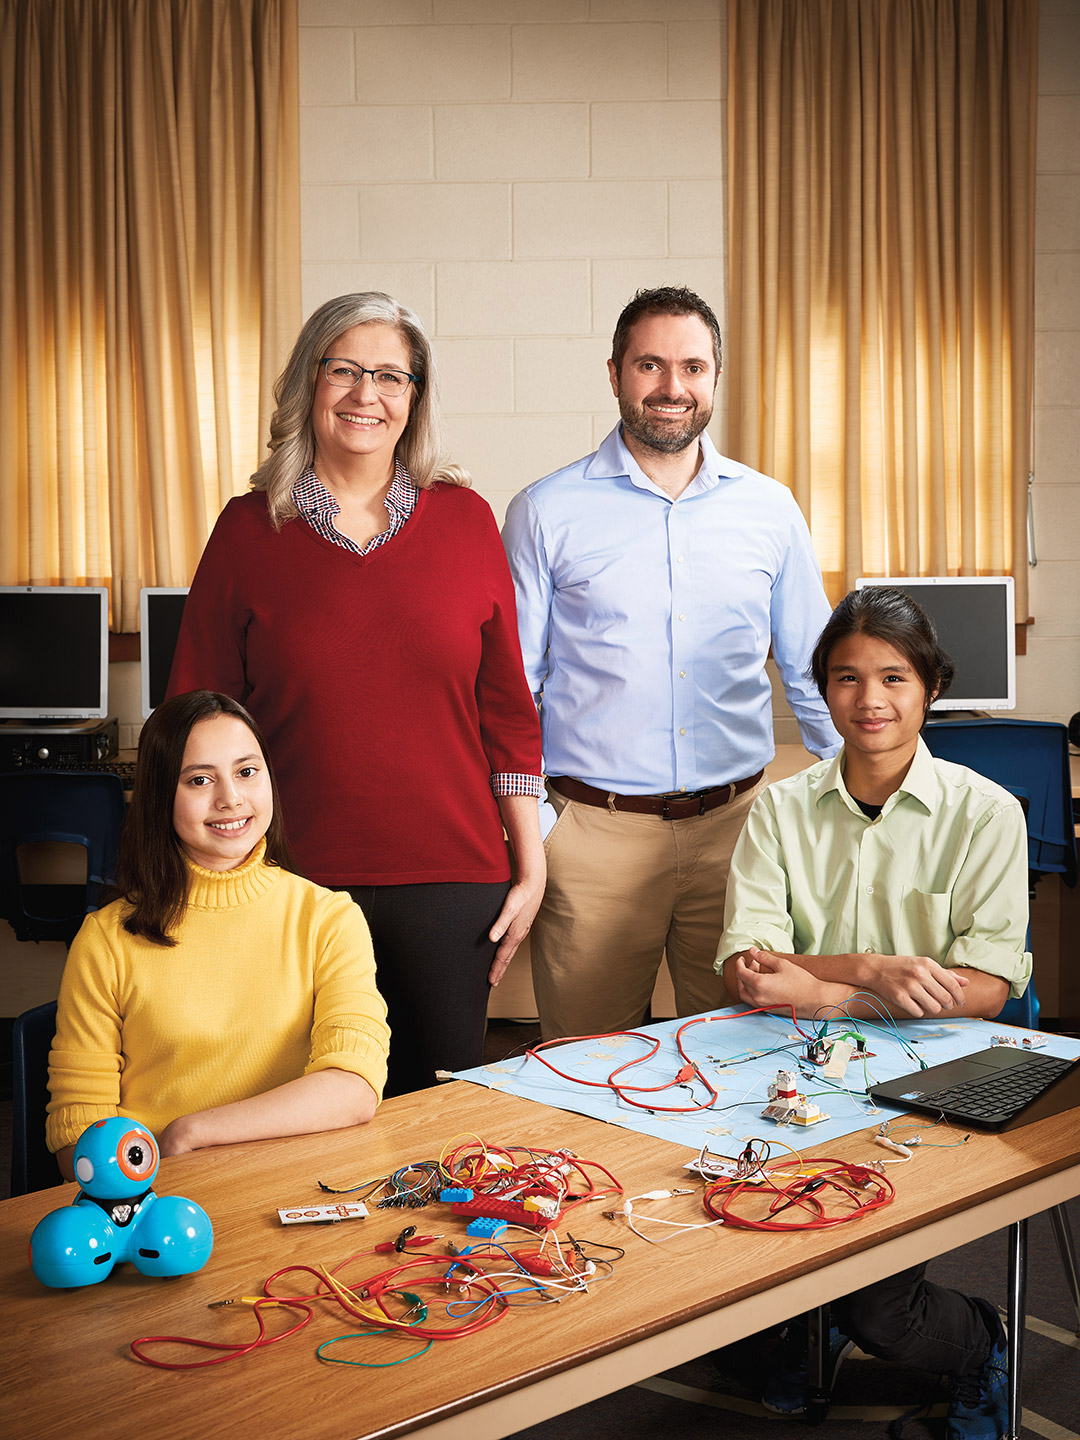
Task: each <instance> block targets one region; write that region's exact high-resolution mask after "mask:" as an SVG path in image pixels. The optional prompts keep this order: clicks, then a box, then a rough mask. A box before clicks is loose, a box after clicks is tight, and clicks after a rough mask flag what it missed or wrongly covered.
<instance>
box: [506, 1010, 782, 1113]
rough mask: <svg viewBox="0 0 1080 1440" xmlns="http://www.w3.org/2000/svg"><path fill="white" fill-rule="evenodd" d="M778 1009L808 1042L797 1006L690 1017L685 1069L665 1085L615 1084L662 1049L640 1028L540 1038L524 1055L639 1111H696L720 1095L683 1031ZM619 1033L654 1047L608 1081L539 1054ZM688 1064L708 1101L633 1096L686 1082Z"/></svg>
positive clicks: (677, 1038)
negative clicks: (570, 1072) (670, 1102)
mask: <svg viewBox="0 0 1080 1440" xmlns="http://www.w3.org/2000/svg"><path fill="white" fill-rule="evenodd" d="M776 1009H789V1010H790V1011H791V1023H792V1024H793V1025H794V1026H795V1029H796V1030H797V1031H798V1033H799V1034H800V1035H801V1036H802V1037H803V1039H804V1040H807V1041H809V1039H810V1036H809V1035H807V1034H806V1032H805V1030H803V1028H802V1027H801V1025H800V1024H799V1020H798V1016H797V1015H796V1014H795V1007H794V1005H790V1006H774V1007H773V1008H772V1009H770V1008H767V1007H766V1006H763V1005H758V1006H755V1007H754V1008H753V1009H752V1010H739V1011H736V1012H735V1013H734V1014H732V1015H699V1016H697V1017H696V1018H695V1019H693V1020H687V1021H686V1023H685V1024H683V1025H680V1026H679V1029H678V1030H677V1031H676V1033H675V1045H676V1048H677V1049H678V1052H679V1054H680V1055H681V1056H682V1059H683V1062H684V1063H683V1067H682V1069H680V1071H679V1073H678V1075H676V1077H675V1079H674V1080H669V1081H667V1083H666V1084H664V1085H617V1084H616V1083H615V1077H616V1075H621V1074H622V1072H623V1071H624V1070H630V1069H632V1068H633V1067H634V1066H635V1065H644V1064H646V1063H647V1062H648V1061H649V1060H651V1059H652V1058H653V1056H654V1055H655V1054H656V1052H657V1051H658V1050H659V1049H660V1039H659V1037H658V1036H656V1035H645V1034H643V1033H642V1032H641V1031H640V1030H612V1031H609V1032H608V1033H607V1034H606V1035H566V1036H563V1037H561V1038H560V1039H558V1040H541V1042H540V1044H539V1045H534V1046H532V1047H531V1049H529V1050H526V1051H525V1058H526V1059H529V1057H530V1056H531V1057H532V1059H534V1060H539V1061H540V1063H541V1065H546V1066H547V1068H548V1069H549V1070H551V1071H552V1072H553V1073H554V1074H556V1075H558V1076H559V1078H560V1079H562V1080H569V1081H570V1083H571V1084H572V1085H588V1086H590V1087H592V1088H594V1089H598V1090H611V1091H612V1092H613V1094H614V1095H615V1098H616V1099H617V1100H621V1101H623V1103H624V1104H626V1105H631V1106H633V1107H634V1108H635V1109H636V1110H653V1111H656V1112H657V1113H659V1114H661V1115H689V1114H695V1113H696V1112H698V1111H699V1110H708V1109H710V1108H711V1107H712V1106H713V1105H715V1104H716V1101H717V1099H718V1098H719V1097H718V1095H717V1092H716V1090H715V1089H714V1088H713V1086H712V1085H710V1083H709V1082H708V1080H706V1078H705V1076H704V1075H703V1074H702V1072H701V1070H700V1069H699V1068H698V1066H697V1063H696V1062H695V1061H693V1060H691V1058H690V1056H689V1055H687V1053H686V1051H685V1050H684V1049H683V1043H682V1037H683V1034H684V1032H685V1031H687V1030H689V1029H691V1028H692V1027H693V1026H695V1025H707V1024H709V1023H711V1022H712V1021H715V1020H740V1019H742V1018H743V1016H745V1015H771V1014H773V1013H774V1012H775V1010H776ZM617 1036H625V1037H628V1038H630V1039H633V1040H644V1041H645V1043H646V1044H648V1045H651V1046H652V1049H651V1050H650V1051H649V1053H648V1054H647V1055H641V1056H639V1057H638V1058H637V1059H636V1060H627V1061H626V1062H625V1063H624V1064H622V1065H619V1066H617V1067H616V1068H615V1069H614V1070H612V1072H611V1074H610V1075H609V1076H608V1077H607V1079H606V1080H586V1079H584V1078H583V1077H582V1076H580V1075H568V1074H567V1073H566V1072H565V1071H564V1070H560V1069H559V1068H558V1066H556V1065H553V1064H552V1063H551V1061H550V1060H547V1059H545V1058H544V1056H543V1055H541V1054H540V1051H541V1050H546V1049H547V1047H548V1046H549V1045H569V1044H572V1043H574V1042H575V1041H577V1040H611V1039H614V1038H615V1037H617ZM687 1067H689V1068H691V1069H692V1070H693V1073H694V1074H695V1075H696V1076H697V1078H698V1079H699V1080H700V1081H701V1083H702V1084H703V1085H704V1086H705V1089H706V1090H707V1091H708V1092H709V1098H708V1100H705V1101H704V1102H700V1103H698V1102H695V1104H693V1105H657V1104H655V1103H647V1102H644V1101H640V1100H633V1099H631V1093H633V1094H635V1095H658V1094H660V1093H661V1092H662V1091H664V1090H670V1089H672V1088H673V1087H674V1086H675V1085H681V1084H684V1083H685V1081H686V1080H687V1079H689V1075H688V1074H687Z"/></svg>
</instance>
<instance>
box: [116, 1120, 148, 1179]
mask: <svg viewBox="0 0 1080 1440" xmlns="http://www.w3.org/2000/svg"><path fill="white" fill-rule="evenodd" d="M116 1160H117V1164H118V1165H119V1166H120V1170H121V1172H122V1174H124V1175H126V1176H127V1178H128V1179H129V1180H142V1179H145V1177H146V1176H148V1175H152V1174H153V1172H154V1171H155V1170H156V1169H157V1163H158V1148H157V1144H156V1143H155V1141H154V1137H153V1136H152V1135H150V1134H148V1133H147V1132H146V1131H145V1130H129V1131H128V1133H127V1134H126V1135H125V1136H124V1137H123V1138H122V1139H121V1141H120V1143H119V1145H117V1147H116Z"/></svg>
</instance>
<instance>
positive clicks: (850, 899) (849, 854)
mask: <svg viewBox="0 0 1080 1440" xmlns="http://www.w3.org/2000/svg"><path fill="white" fill-rule="evenodd" d="M843 758H844V752H843V751H841V752H840V754H839V755H837V756H836V757H835V758H834V759H832V760H823V761H821V762H819V763H818V764H817V765H812V766H811V767H810V769H809V770H804V771H802V773H801V774H799V775H793V776H792V777H791V778H790V779H787V780H778V781H777V782H776V784H774V785H770V786H769V787H768V788H767V789H766V790H764V791H763V792H762V794H761V795H760V796H759V797H758V799H757V800H756V801H755V803H754V806H753V808H752V809H751V811H750V814H749V816H748V817H747V821H746V828H745V829H744V830H743V833H742V835H741V836H740V838H739V842H738V844H737V845H736V847H735V853H734V855H733V857H732V861H731V875H730V877H729V879H728V888H727V904H726V909H725V914H724V933H723V935H722V936H721V937H720V947H719V950H718V953H717V969H720V968H722V963H723V961H724V960H726V959H727V957H728V956H729V955H734V954H735V953H737V952H738V951H740V950H746V949H749V948H750V947H751V946H755V947H756V948H758V949H760V950H775V951H779V952H781V953H786V954H793V955H846V954H850V953H852V952H853V951H861V952H864V953H866V954H878V955H927V956H929V957H930V958H931V959H932V960H937V961H938V962H939V963H940V964H942V965H946V966H950V967H951V966H956V965H966V966H970V967H971V968H972V969H974V970H984V971H986V972H987V973H988V974H990V975H998V976H1000V977H1001V978H1002V979H1003V980H1007V981H1008V982H1009V985H1010V987H1011V994H1013V995H1022V994H1023V992H1024V988H1025V986H1026V985H1027V982H1028V978H1029V977H1030V975H1031V956H1030V955H1029V954H1028V953H1027V952H1026V950H1025V939H1026V934H1027V923H1028V862H1027V830H1026V827H1025V824H1024V814H1023V811H1022V810H1021V808H1020V805H1019V803H1018V801H1016V800H1015V799H1014V798H1013V797H1012V796H1011V795H1010V794H1009V793H1008V791H1007V790H1003V789H1002V788H1001V787H1000V786H999V785H995V784H994V783H993V781H991V780H987V779H985V778H984V777H983V776H982V775H977V774H976V773H975V772H974V771H973V770H967V769H965V768H964V766H962V765H953V764H951V763H949V762H948V761H946V760H935V759H934V757H933V756H932V755H931V754H930V751H929V750H928V749H927V748H926V746H925V745H924V744H923V742H922V741H921V740H920V741H919V745H918V749H917V751H916V754H915V758H914V760H913V761H912V762H911V768H910V769H909V770H908V773H907V775H906V776H905V777H904V781H903V784H902V785H901V786H900V788H899V790H897V791H896V793H895V794H893V795H890V797H889V799H888V800H887V801H886V802H885V805H884V806H883V808H882V811H881V814H880V815H879V816H878V817H877V819H876V820H870V819H869V818H868V817H867V816H866V815H864V814H863V812H862V811H861V810H860V809H859V807H858V805H857V804H856V803H855V801H854V800H853V799H852V798H851V796H850V795H849V794H848V792H847V789H846V787H845V785H844V777H843Z"/></svg>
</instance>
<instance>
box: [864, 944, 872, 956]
mask: <svg viewBox="0 0 1080 1440" xmlns="http://www.w3.org/2000/svg"><path fill="white" fill-rule="evenodd" d="M873 953H874V947H873V945H867V947H866V949H865V950H864V951H863V954H864V955H873Z"/></svg>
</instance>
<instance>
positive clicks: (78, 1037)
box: [46, 690, 389, 1179]
mask: <svg viewBox="0 0 1080 1440" xmlns="http://www.w3.org/2000/svg"><path fill="white" fill-rule="evenodd" d="M117 889H118V890H119V892H120V897H121V898H120V899H118V900H114V901H113V902H112V903H111V904H109V905H106V906H105V907H104V908H103V909H101V910H99V911H97V912H95V913H93V914H91V915H88V916H87V918H86V920H85V922H84V923H83V926H82V929H81V930H80V931H79V933H78V935H77V936H76V937H75V941H74V943H73V944H72V947H71V952H70V954H69V956H68V960H67V965H66V967H65V969H64V976H63V981H62V983H61V986H60V1000H59V1009H58V1013H57V1023H56V1038H55V1040H54V1041H53V1049H52V1053H51V1055H50V1057H49V1062H50V1063H49V1089H50V1091H51V1094H52V1098H51V1100H50V1102H49V1107H48V1122H47V1131H46V1138H47V1141H48V1144H49V1148H50V1149H52V1150H54V1151H55V1152H56V1155H57V1160H58V1162H59V1164H60V1168H61V1171H62V1172H63V1173H64V1175H65V1176H66V1177H67V1178H69V1179H70V1178H72V1170H71V1152H72V1150H73V1149H74V1145H75V1141H76V1140H77V1139H78V1138H79V1136H80V1135H81V1134H82V1132H83V1130H84V1129H85V1128H86V1127H87V1126H88V1125H89V1124H91V1123H92V1122H93V1121H95V1120H100V1119H102V1118H103V1117H105V1116H109V1115H116V1114H122V1115H128V1116H131V1117H132V1118H133V1119H137V1120H141V1121H142V1122H143V1124H145V1125H147V1126H148V1127H149V1128H150V1129H151V1130H152V1131H154V1133H155V1135H156V1136H157V1138H158V1141H159V1144H160V1147H161V1153H162V1154H163V1155H178V1154H182V1153H184V1152H185V1151H188V1150H199V1149H202V1148H204V1147H206V1146H211V1145H226V1144H229V1143H231V1142H233V1141H238V1140H260V1139H266V1138H268V1137H271V1136H276V1135H301V1134H307V1133H310V1132H312V1131H317V1130H336V1129H340V1128H342V1127H344V1126H347V1125H361V1124H363V1123H365V1122H366V1121H368V1120H370V1118H371V1116H372V1115H373V1114H374V1111H375V1107H376V1105H377V1104H378V1101H379V1096H380V1095H381V1093H382V1087H383V1084H384V1083H385V1079H386V1053H387V1046H388V1041H389V1031H388V1029H387V1026H386V1007H385V1005H384V1004H383V1002H382V998H381V996H380V995H379V993H378V991H377V989H376V988H375V964H374V958H373V955H372V948H371V938H370V936H369V934H368V929H367V924H366V922H365V920H364V917H363V915H362V913H361V911H360V910H359V909H358V907H357V906H356V905H354V904H353V903H352V901H351V900H350V898H349V896H348V895H344V894H339V893H337V892H335V891H330V890H324V889H323V888H322V887H321V886H318V885H314V884H312V883H311V882H310V881H308V880H304V879H302V878H301V877H300V876H299V875H296V874H295V873H294V872H293V868H292V860H291V857H290V855H289V850H288V844H287V842H286V839H285V830H284V825H283V824H282V819H281V815H280V812H279V806H278V796H277V787H276V785H275V783H274V777H273V772H272V770H271V768H270V763H269V757H268V756H267V754H266V750H265V746H264V745H263V742H262V738H261V736H260V734H259V731H258V728H257V726H256V725H255V722H254V721H253V720H252V718H251V716H250V715H249V714H248V713H247V711H246V710H244V708H243V707H242V706H241V705H238V704H237V703H236V701H234V700H231V699H230V698H229V697H228V696H226V695H219V694H215V693H214V692H212V691H209V690H194V691H191V692H189V693H188V694H185V695H177V696H175V697H174V698H173V699H171V700H168V701H166V703H165V704H164V705H161V706H159V707H158V709H157V710H155V711H154V713H153V715H152V716H151V717H150V719H149V720H148V721H147V722H146V725H145V726H144V728H143V733H142V739H141V741H140V744H139V768H138V775H137V779H136V783H135V789H134V791H133V794H132V800H131V805H130V808H129V813H128V817H127V820H126V822H125V826H124V831H123V835H122V838H121V844H120V857H119V860H118V863H117Z"/></svg>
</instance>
